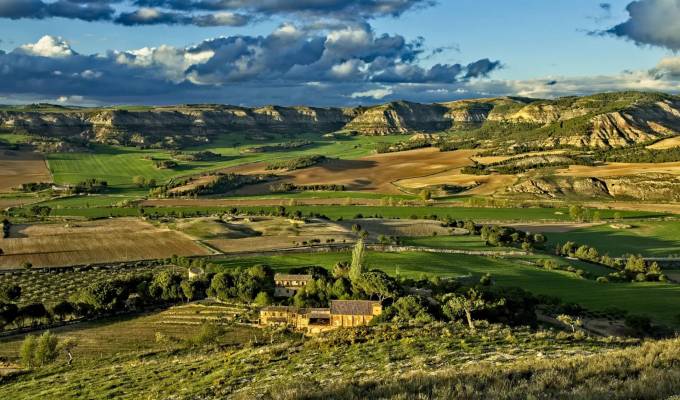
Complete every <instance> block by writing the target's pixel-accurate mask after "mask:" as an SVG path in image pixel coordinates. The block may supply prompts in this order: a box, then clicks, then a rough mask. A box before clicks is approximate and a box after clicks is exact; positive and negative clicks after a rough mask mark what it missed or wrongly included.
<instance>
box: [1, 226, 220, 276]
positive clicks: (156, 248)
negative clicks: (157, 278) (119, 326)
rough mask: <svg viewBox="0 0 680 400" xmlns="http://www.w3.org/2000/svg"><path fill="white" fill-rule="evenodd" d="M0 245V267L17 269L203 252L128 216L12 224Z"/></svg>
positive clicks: (180, 237)
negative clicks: (78, 220)
mask: <svg viewBox="0 0 680 400" xmlns="http://www.w3.org/2000/svg"><path fill="white" fill-rule="evenodd" d="M0 243H1V245H2V249H3V250H4V252H5V255H3V256H2V257H0V267H1V268H18V267H20V266H21V265H22V264H23V263H24V262H30V263H32V264H33V265H34V266H36V267H48V266H50V267H52V266H68V265H80V264H90V263H91V264H95V263H105V262H118V261H134V260H142V259H155V258H165V257H169V256H171V255H173V254H177V255H184V256H190V255H206V254H209V252H208V251H207V250H206V249H204V248H203V247H201V246H200V245H198V244H196V243H194V242H193V241H192V240H190V239H189V238H187V237H186V236H184V235H182V234H180V233H178V232H174V231H171V230H169V229H162V228H157V227H155V226H153V225H151V224H149V223H147V222H144V221H141V220H138V219H134V218H121V219H115V220H100V221H89V222H78V223H71V224H66V225H64V224H33V225H15V226H13V227H12V231H11V233H10V238H8V239H4V240H2V241H1V242H0Z"/></svg>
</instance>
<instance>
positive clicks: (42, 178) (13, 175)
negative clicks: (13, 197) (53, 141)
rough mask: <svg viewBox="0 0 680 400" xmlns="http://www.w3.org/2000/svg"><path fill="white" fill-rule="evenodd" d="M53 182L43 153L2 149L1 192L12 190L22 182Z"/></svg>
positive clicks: (0, 163) (0, 150) (0, 159)
mask: <svg viewBox="0 0 680 400" xmlns="http://www.w3.org/2000/svg"><path fill="white" fill-rule="evenodd" d="M29 182H52V175H51V174H50V171H49V169H47V164H46V163H45V159H44V158H43V156H42V155H41V154H38V153H33V152H30V151H14V150H3V149H0V192H10V191H11V190H12V188H15V187H18V186H19V185H21V184H22V183H29Z"/></svg>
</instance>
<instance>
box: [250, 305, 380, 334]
mask: <svg viewBox="0 0 680 400" xmlns="http://www.w3.org/2000/svg"><path fill="white" fill-rule="evenodd" d="M381 313H382V305H381V304H380V302H378V301H370V300H331V306H330V308H297V307H293V306H270V307H265V308H263V309H261V310H260V325H261V326H288V327H291V328H293V329H296V330H300V331H304V332H306V333H311V334H314V333H320V332H324V331H328V330H332V329H337V328H351V327H356V326H362V325H368V323H370V322H371V320H372V319H373V318H375V317H376V316H378V315H380V314H381Z"/></svg>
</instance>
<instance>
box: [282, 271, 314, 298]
mask: <svg viewBox="0 0 680 400" xmlns="http://www.w3.org/2000/svg"><path fill="white" fill-rule="evenodd" d="M312 280H314V277H313V276H312V275H295V274H276V275H274V283H275V285H276V287H275V288H274V296H276V297H293V296H295V292H297V291H298V290H299V289H300V288H302V287H304V286H305V285H306V284H307V283H308V282H310V281H312Z"/></svg>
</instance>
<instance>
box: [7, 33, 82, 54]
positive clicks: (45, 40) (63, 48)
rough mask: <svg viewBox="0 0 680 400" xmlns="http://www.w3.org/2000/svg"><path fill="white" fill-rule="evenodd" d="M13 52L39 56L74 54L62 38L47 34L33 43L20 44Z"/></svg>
mask: <svg viewBox="0 0 680 400" xmlns="http://www.w3.org/2000/svg"><path fill="white" fill-rule="evenodd" d="M15 52H18V53H23V54H28V55H34V56H41V57H68V56H72V55H74V54H75V52H74V51H73V49H71V46H70V45H69V44H68V43H67V42H66V41H65V40H64V39H63V38H61V37H58V36H56V37H55V36H49V35H46V36H43V37H42V38H40V40H38V41H37V42H35V43H30V44H25V45H23V46H20V47H19V48H17V49H16V50H15Z"/></svg>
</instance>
